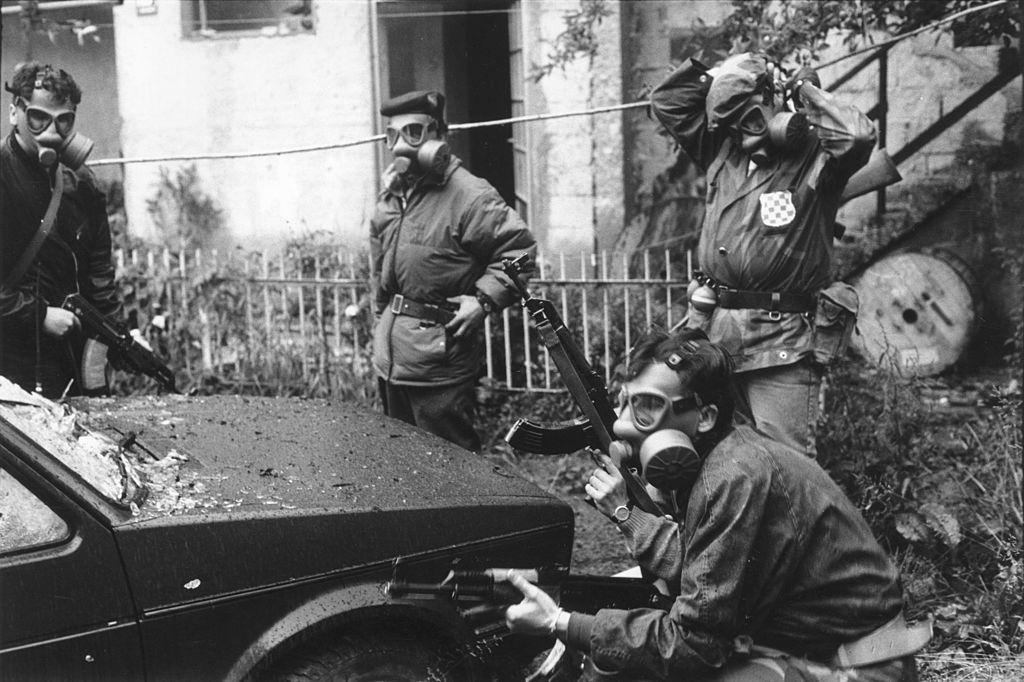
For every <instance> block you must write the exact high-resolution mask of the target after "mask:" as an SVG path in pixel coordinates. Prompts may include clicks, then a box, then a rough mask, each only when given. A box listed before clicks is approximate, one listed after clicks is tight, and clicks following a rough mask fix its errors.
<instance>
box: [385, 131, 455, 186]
mask: <svg viewBox="0 0 1024 682" xmlns="http://www.w3.org/2000/svg"><path fill="white" fill-rule="evenodd" d="M437 130H438V124H437V122H436V121H429V122H424V121H411V122H409V123H406V124H405V125H403V126H401V127H400V128H395V127H392V126H391V125H390V124H389V125H388V127H387V129H386V130H385V135H384V136H385V141H386V142H387V145H388V149H390V150H391V151H392V152H394V154H395V171H396V172H397V173H399V174H400V175H406V174H408V173H412V174H414V175H420V176H424V175H435V176H440V175H443V174H444V170H445V168H447V167H448V161H449V159H451V155H452V153H451V149H449V147H448V144H447V143H446V142H443V141H441V140H433V139H427V138H428V137H429V136H430V134H431V133H434V132H435V131H437ZM399 139H401V141H402V142H404V144H403V145H402V146H401V147H399V146H398V141H399Z"/></svg>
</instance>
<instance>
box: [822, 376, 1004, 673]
mask: <svg viewBox="0 0 1024 682" xmlns="http://www.w3.org/2000/svg"><path fill="white" fill-rule="evenodd" d="M956 381H957V379H956V377H947V378H944V379H937V380H931V381H930V382H929V381H925V380H916V381H906V380H901V379H897V378H894V377H892V376H889V375H886V374H882V373H879V372H877V371H875V370H868V369H866V368H864V367H860V366H857V365H854V364H849V365H845V366H843V367H841V368H840V369H839V370H837V371H836V372H835V373H834V374H833V376H832V377H831V381H830V385H831V386H832V387H833V388H831V389H830V390H829V392H828V400H827V408H826V410H825V414H824V417H823V420H822V423H821V425H820V428H819V448H818V449H819V456H820V458H821V461H822V464H823V466H825V468H826V469H828V471H829V473H830V474H832V476H833V478H835V479H836V480H837V482H839V484H840V485H841V486H842V487H843V489H844V490H845V491H846V492H847V494H848V495H850V498H851V499H852V500H853V501H854V502H855V503H856V504H857V505H858V506H859V507H860V509H861V510H862V512H863V513H864V515H865V518H866V519H867V520H868V523H869V524H870V525H871V527H872V529H873V530H874V532H875V535H876V536H877V537H879V539H880V540H881V541H882V542H883V544H885V545H886V546H887V547H888V549H889V550H890V551H891V552H892V553H893V555H894V556H897V557H899V558H900V561H901V564H902V565H901V569H902V573H903V581H904V588H905V593H906V599H907V602H908V611H909V613H910V614H911V615H915V616H924V615H927V614H930V615H932V616H934V617H935V619H936V631H937V633H938V637H937V638H936V639H935V640H934V641H933V643H932V649H936V650H943V649H950V648H955V649H959V650H961V651H963V652H965V653H968V654H974V653H984V654H987V655H993V654H998V655H1008V654H1021V653H1024V628H1022V623H1024V600H1022V597H1021V596H1020V594H1019V592H1017V593H1012V592H1011V588H1014V587H1019V583H1020V572H1021V569H1022V555H1021V543H1022V540H1024V518H1022V512H1021V509H1022V501H1021V489H1020V485H1021V437H1020V430H1021V416H1020V405H1021V402H1020V396H1019V394H1018V393H1007V392H1005V391H1004V390H1003V389H1002V388H1001V387H999V386H997V385H990V386H982V387H981V389H980V390H979V392H978V394H979V396H982V398H981V399H982V404H981V405H976V406H970V407H964V408H962V409H957V408H951V407H949V406H948V405H946V404H944V403H943V402H942V401H941V400H938V399H937V398H936V396H937V395H939V394H942V393H944V392H948V391H950V390H953V389H952V388H951V386H955V384H956Z"/></svg>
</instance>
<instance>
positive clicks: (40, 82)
mask: <svg viewBox="0 0 1024 682" xmlns="http://www.w3.org/2000/svg"><path fill="white" fill-rule="evenodd" d="M36 88H42V89H44V90H49V91H50V92H51V93H53V96H54V97H56V98H57V99H58V100H60V101H61V102H64V103H71V104H72V105H74V106H78V103H79V102H81V101H82V89H81V88H79V87H78V83H76V82H75V79H74V78H72V77H71V74H70V73H68V72H67V71H65V70H64V69H55V68H53V67H52V66H50V65H49V64H46V65H43V64H40V63H39V62H22V63H21V64H18V65H17V66H15V67H14V76H13V77H12V78H11V82H10V83H4V90H6V91H7V92H9V93H11V94H12V95H13V96H14V97H15V98H17V97H21V98H22V99H24V100H25V101H28V100H30V99H32V91H33V90H35V89H36Z"/></svg>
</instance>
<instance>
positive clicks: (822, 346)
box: [813, 282, 860, 365]
mask: <svg viewBox="0 0 1024 682" xmlns="http://www.w3.org/2000/svg"><path fill="white" fill-rule="evenodd" d="M859 306H860V303H859V300H858V297H857V290H856V289H854V288H853V287H852V286H850V285H849V284H846V283H845V282H833V283H832V284H831V285H830V286H829V287H828V288H826V289H822V290H821V291H820V292H818V300H817V305H816V306H815V311H814V342H813V350H814V360H815V362H818V363H820V364H822V365H828V364H830V363H831V362H832V361H833V360H835V359H836V358H837V357H839V356H841V355H842V354H843V353H844V352H846V347H847V346H848V345H849V343H850V337H851V336H852V335H853V328H854V326H855V325H856V322H857V309H858V308H859Z"/></svg>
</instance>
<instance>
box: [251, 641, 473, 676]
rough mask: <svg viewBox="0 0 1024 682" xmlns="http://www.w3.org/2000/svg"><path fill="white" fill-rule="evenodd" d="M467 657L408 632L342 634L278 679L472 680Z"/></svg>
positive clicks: (296, 660) (289, 664)
mask: <svg viewBox="0 0 1024 682" xmlns="http://www.w3.org/2000/svg"><path fill="white" fill-rule="evenodd" d="M473 667H474V666H473V664H472V662H471V660H470V658H469V656H468V654H467V655H463V656H460V655H459V651H458V647H456V646H443V645H439V644H437V643H435V642H431V641H430V640H425V639H424V638H423V637H417V636H416V635H414V634H412V633H409V634H405V633H388V634H383V633H382V634H380V635H377V634H366V635H344V636H340V637H338V638H336V639H333V640H332V641H331V642H329V643H324V644H322V645H320V646H317V647H315V648H312V649H307V650H306V651H304V652H302V653H300V654H298V655H296V656H294V657H293V658H290V659H288V660H287V661H286V662H285V663H283V664H282V665H280V666H278V667H277V668H276V669H275V671H273V672H271V674H270V675H268V676H267V678H266V679H267V680H273V681H275V682H424V680H428V681H431V682H469V681H471V680H474V679H476V678H475V676H474V674H473Z"/></svg>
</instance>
